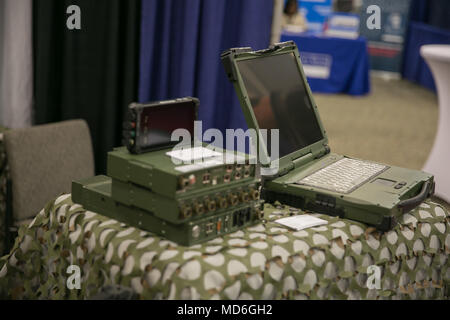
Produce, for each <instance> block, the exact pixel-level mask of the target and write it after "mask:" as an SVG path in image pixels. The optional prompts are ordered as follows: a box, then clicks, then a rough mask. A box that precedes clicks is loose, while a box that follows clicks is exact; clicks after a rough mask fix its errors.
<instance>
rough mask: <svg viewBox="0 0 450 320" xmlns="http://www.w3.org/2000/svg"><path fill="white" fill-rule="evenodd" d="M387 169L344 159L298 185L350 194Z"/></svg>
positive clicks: (376, 164)
mask: <svg viewBox="0 0 450 320" xmlns="http://www.w3.org/2000/svg"><path fill="white" fill-rule="evenodd" d="M386 168H388V167H387V166H385V165H381V164H378V163H373V162H368V161H361V160H356V159H350V158H343V159H341V160H338V161H336V162H334V163H332V164H330V165H329V166H327V167H325V168H323V169H320V170H318V171H316V172H314V173H312V174H310V175H309V176H307V177H305V178H303V179H301V180H299V181H297V184H302V185H306V186H311V187H316V188H322V189H327V190H331V191H334V192H338V193H349V192H351V191H353V190H354V189H355V188H357V187H358V186H360V185H362V184H363V183H365V182H366V181H368V180H369V179H370V178H372V177H374V176H376V175H377V174H379V173H380V172H382V171H384V170H385V169H386Z"/></svg>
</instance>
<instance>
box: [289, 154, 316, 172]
mask: <svg viewBox="0 0 450 320" xmlns="http://www.w3.org/2000/svg"><path fill="white" fill-rule="evenodd" d="M312 160H314V155H313V154H312V152H310V153H307V154H305V155H304V156H302V157H300V158H297V159H294V160H292V163H293V164H294V169H295V168H298V167H301V166H303V165H305V164H307V163H308V162H310V161H312Z"/></svg>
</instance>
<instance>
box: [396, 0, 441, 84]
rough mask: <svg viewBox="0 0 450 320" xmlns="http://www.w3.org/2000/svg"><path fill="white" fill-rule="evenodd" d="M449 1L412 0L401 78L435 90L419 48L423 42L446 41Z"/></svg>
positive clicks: (439, 42) (424, 43) (437, 42)
mask: <svg viewBox="0 0 450 320" xmlns="http://www.w3.org/2000/svg"><path fill="white" fill-rule="evenodd" d="M449 17H450V1H449V0H413V1H412V3H411V22H410V24H409V30H408V36H407V40H406V43H405V57H404V59H403V77H405V78H406V79H408V80H410V81H413V82H416V83H419V84H420V85H422V86H424V87H427V88H429V89H431V90H434V91H436V87H435V84H434V80H433V76H432V74H431V71H430V69H429V67H428V65H427V64H426V62H425V60H424V59H423V58H422V57H421V56H420V47H421V46H422V45H426V44H450V19H449Z"/></svg>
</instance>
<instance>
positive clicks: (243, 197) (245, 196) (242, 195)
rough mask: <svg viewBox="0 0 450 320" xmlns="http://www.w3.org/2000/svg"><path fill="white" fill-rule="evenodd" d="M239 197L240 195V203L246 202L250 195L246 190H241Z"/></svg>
mask: <svg viewBox="0 0 450 320" xmlns="http://www.w3.org/2000/svg"><path fill="white" fill-rule="evenodd" d="M239 197H240V199H241V202H242V203H246V202H248V201H250V196H249V194H248V192H241V193H240V194H239Z"/></svg>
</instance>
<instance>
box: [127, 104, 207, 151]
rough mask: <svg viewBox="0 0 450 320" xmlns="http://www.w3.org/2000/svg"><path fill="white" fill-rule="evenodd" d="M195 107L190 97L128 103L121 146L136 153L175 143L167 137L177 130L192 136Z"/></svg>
mask: <svg viewBox="0 0 450 320" xmlns="http://www.w3.org/2000/svg"><path fill="white" fill-rule="evenodd" d="M199 104H200V102H199V100H198V99H197V98H192V97H185V98H178V99H174V100H165V101H156V102H151V103H145V104H141V103H132V104H130V105H129V107H128V111H127V114H126V117H125V118H126V121H125V122H124V124H123V131H122V138H123V140H122V143H123V145H125V146H126V147H127V149H128V150H129V151H130V152H131V153H134V154H139V153H144V152H148V151H151V150H158V149H161V148H166V147H169V146H172V145H176V144H177V143H178V142H179V141H172V140H171V135H172V132H173V131H174V130H176V129H178V128H183V129H187V130H189V132H190V134H191V136H193V135H194V121H195V120H197V116H198V106H199Z"/></svg>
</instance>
